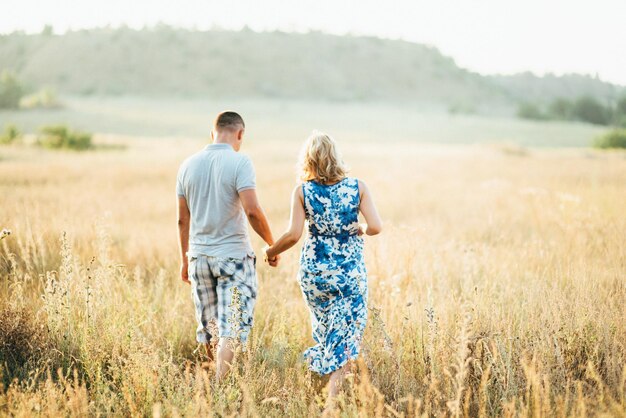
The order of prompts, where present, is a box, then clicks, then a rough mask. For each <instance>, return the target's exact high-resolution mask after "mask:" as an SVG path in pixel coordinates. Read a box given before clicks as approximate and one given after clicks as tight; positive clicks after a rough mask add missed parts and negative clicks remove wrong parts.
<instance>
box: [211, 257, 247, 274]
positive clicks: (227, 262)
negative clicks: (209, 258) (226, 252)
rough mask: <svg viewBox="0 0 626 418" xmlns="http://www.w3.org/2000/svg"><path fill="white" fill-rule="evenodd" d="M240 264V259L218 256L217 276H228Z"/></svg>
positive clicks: (233, 272)
mask: <svg viewBox="0 0 626 418" xmlns="http://www.w3.org/2000/svg"><path fill="white" fill-rule="evenodd" d="M239 265H241V260H237V259H235V258H220V259H218V260H217V270H218V271H217V272H216V273H217V274H216V275H217V276H219V277H230V276H232V275H234V274H235V272H236V271H237V267H238V266H239Z"/></svg>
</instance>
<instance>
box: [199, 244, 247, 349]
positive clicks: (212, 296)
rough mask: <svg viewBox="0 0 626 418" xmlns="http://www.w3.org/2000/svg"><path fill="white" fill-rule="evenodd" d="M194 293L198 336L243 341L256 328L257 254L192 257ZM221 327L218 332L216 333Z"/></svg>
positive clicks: (203, 338) (202, 338) (209, 339)
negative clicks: (254, 320)
mask: <svg viewBox="0 0 626 418" xmlns="http://www.w3.org/2000/svg"><path fill="white" fill-rule="evenodd" d="M188 272H189V280H190V281H191V294H192V297H193V302H194V304H195V307H196V320H197V321H198V329H197V330H196V339H197V340H198V342H199V343H208V342H209V341H211V339H212V338H213V337H217V336H219V337H220V338H238V339H239V340H240V341H241V342H242V343H243V344H245V342H246V341H247V339H248V334H249V333H250V329H251V328H252V321H253V316H254V304H255V302H256V295H257V277H256V257H254V256H247V257H245V258H243V259H242V258H220V257H209V256H206V255H201V254H200V255H198V256H192V257H190V258H189V270H188ZM215 330H217V332H218V335H217V336H216V335H215V334H216V332H215Z"/></svg>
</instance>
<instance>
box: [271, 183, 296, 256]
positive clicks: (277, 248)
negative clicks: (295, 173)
mask: <svg viewBox="0 0 626 418" xmlns="http://www.w3.org/2000/svg"><path fill="white" fill-rule="evenodd" d="M304 218H305V216H304V196H303V195H302V187H301V186H297V187H296V188H295V189H294V190H293V193H292V194H291V216H290V218H289V228H288V229H287V231H286V232H285V233H284V234H283V235H282V236H281V237H280V238H278V240H277V241H276V242H275V243H274V245H272V246H271V247H267V248H266V250H265V254H266V255H267V258H268V259H269V260H271V259H273V258H274V257H276V256H277V255H279V254H280V253H282V252H284V251H287V250H288V249H290V248H291V247H293V246H294V245H295V244H296V242H298V240H299V239H300V237H301V236H302V230H303V229H304Z"/></svg>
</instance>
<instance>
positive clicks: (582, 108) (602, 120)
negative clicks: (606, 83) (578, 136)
mask: <svg viewBox="0 0 626 418" xmlns="http://www.w3.org/2000/svg"><path fill="white" fill-rule="evenodd" d="M572 114H573V116H574V118H575V119H577V120H580V121H583V122H589V123H593V124H595V125H608V124H609V123H610V121H611V116H612V115H611V110H610V109H609V108H608V107H605V106H603V105H602V104H601V103H600V102H598V101H597V100H596V99H594V98H593V97H590V96H583V97H581V98H579V99H578V100H576V102H575V103H574V106H573V109H572Z"/></svg>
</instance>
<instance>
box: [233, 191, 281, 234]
mask: <svg viewBox="0 0 626 418" xmlns="http://www.w3.org/2000/svg"><path fill="white" fill-rule="evenodd" d="M239 199H241V205H242V206H243V210H244V212H245V213H246V216H247V217H248V221H249V222H250V225H251V226H252V229H254V232H256V233H257V234H259V236H260V237H261V238H263V241H265V242H266V243H267V245H272V244H274V237H273V236H272V231H271V230H270V225H269V223H268V222H267V217H266V216H265V212H263V208H261V205H260V204H259V199H258V198H257V195H256V190H255V189H246V190H242V191H240V192H239Z"/></svg>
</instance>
